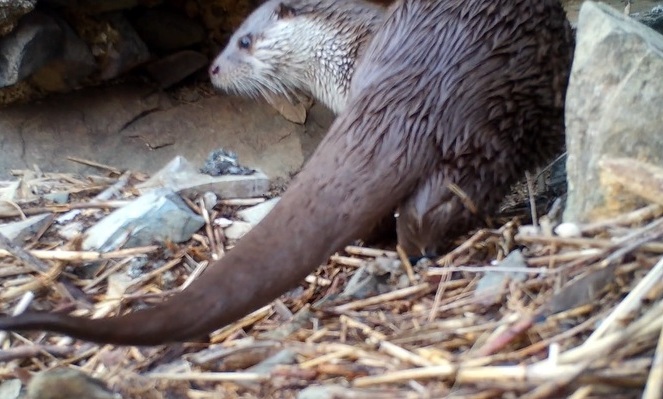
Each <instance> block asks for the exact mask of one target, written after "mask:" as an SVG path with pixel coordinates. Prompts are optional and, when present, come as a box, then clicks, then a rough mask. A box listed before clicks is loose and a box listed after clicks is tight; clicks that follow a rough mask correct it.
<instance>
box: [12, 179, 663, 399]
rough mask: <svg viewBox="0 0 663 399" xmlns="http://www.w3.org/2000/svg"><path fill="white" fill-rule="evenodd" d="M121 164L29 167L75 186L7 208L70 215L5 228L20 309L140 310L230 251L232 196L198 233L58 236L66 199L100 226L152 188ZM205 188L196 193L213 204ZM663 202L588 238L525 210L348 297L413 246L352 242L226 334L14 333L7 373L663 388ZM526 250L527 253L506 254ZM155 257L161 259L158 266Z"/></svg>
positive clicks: (534, 393) (443, 388)
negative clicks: (531, 220)
mask: <svg viewBox="0 0 663 399" xmlns="http://www.w3.org/2000/svg"><path fill="white" fill-rule="evenodd" d="M116 172H117V171H110V172H109V173H110V174H111V175H112V176H114V177H113V178H111V179H109V178H106V177H93V176H88V177H86V178H80V177H75V176H69V175H49V174H40V173H36V174H35V173H27V172H22V173H21V176H22V178H23V182H22V184H23V185H24V186H25V188H29V189H30V190H32V191H33V192H35V189H36V188H40V190H36V191H37V192H48V191H50V190H52V189H57V191H68V192H70V193H72V195H71V199H70V204H68V205H67V204H65V205H51V204H48V203H44V202H43V200H40V199H39V198H36V200H35V201H32V202H26V203H21V204H14V206H13V208H14V209H15V213H13V214H12V212H9V214H8V216H6V217H4V219H0V220H3V221H6V222H8V221H12V220H18V219H20V218H22V217H23V216H22V215H30V214H37V213H44V212H48V213H50V214H52V215H54V217H53V218H52V219H51V221H50V223H49V224H47V225H46V227H44V228H43V229H41V231H39V232H37V233H35V234H33V235H32V236H31V237H29V238H28V239H26V240H25V241H24V242H22V243H21V245H11V244H9V243H8V242H7V241H6V240H5V242H4V243H0V248H3V247H4V249H1V250H0V283H1V286H2V289H1V291H0V298H1V305H0V307H1V309H2V312H4V313H7V314H9V313H17V312H21V311H23V310H24V309H26V308H32V309H38V310H49V311H50V310H69V311H72V312H74V313H76V314H81V315H87V316H95V317H99V316H101V315H111V314H115V313H117V312H126V311H130V310H131V309H134V308H137V307H140V306H144V305H145V304H152V303H155V302H158V301H159V300H160V299H161V298H162V297H163V296H164V295H166V294H170V293H172V292H174V291H177V290H179V289H180V287H181V286H186V285H188V283H189V282H190V281H191V279H192V278H195V277H196V276H197V275H198V274H199V273H200V272H201V271H202V270H203V269H204V268H205V266H206V264H207V260H209V259H210V258H212V257H216V256H223V253H224V252H225V251H227V250H229V249H230V246H229V245H228V244H229V243H227V242H225V240H224V237H223V234H222V232H221V231H220V230H219V229H218V227H216V226H215V225H214V224H213V223H211V222H212V221H213V220H214V219H215V218H217V217H219V216H221V214H220V212H219V211H214V212H213V213H212V214H209V215H206V214H204V215H203V216H204V217H205V218H206V220H207V221H208V222H209V223H208V225H207V226H206V227H205V228H203V229H201V232H200V234H199V235H196V236H194V238H193V239H191V240H190V241H189V242H188V243H186V244H183V245H173V244H170V245H166V246H163V247H148V248H134V249H128V250H121V251H115V252H113V253H104V254H101V253H93V252H85V251H80V248H79V247H80V244H79V243H80V238H73V239H70V240H65V239H63V238H61V237H60V236H58V235H57V234H56V233H55V225H54V224H53V223H55V222H54V220H56V219H57V218H58V217H60V216H62V215H63V214H68V215H69V216H72V218H71V219H66V222H64V224H68V223H74V222H78V221H81V222H83V223H85V224H86V225H91V224H93V223H94V222H95V221H96V220H98V218H99V217H100V216H101V215H102V214H105V213H108V212H110V211H111V210H112V209H113V208H114V207H116V206H120V205H121V204H122V203H123V202H121V201H111V200H110V198H104V197H103V196H102V197H101V198H99V195H98V194H99V193H100V192H101V193H102V194H103V193H108V192H109V191H108V188H109V187H112V190H110V191H112V192H114V193H116V194H119V195H118V196H117V197H119V198H123V199H124V200H126V199H129V198H130V197H131V196H132V195H133V194H134V190H133V184H134V183H136V181H137V180H140V179H141V176H140V175H137V174H133V175H130V174H125V175H122V176H121V177H120V176H119V175H118V174H117V173H116ZM93 196H97V197H96V199H91V198H92V197H93ZM195 201H196V200H195V199H193V201H190V205H191V206H192V209H194V210H196V211H198V212H201V213H203V211H201V209H204V208H202V207H200V206H198V204H197V203H196V202H195ZM239 204H240V205H236V203H233V202H226V203H225V204H223V206H222V207H221V208H219V209H222V210H223V212H224V214H225V213H228V212H232V211H234V210H236V209H239V208H240V207H242V206H243V205H244V204H245V203H243V202H240V203H239ZM71 212H76V213H75V214H72V213H71ZM661 215H663V208H662V207H661V205H657V204H652V205H650V206H647V207H645V208H642V209H639V210H636V211H633V212H630V213H625V214H623V215H621V216H619V217H618V218H615V219H612V220H608V221H603V222H601V223H594V224H591V225H590V224H588V225H581V226H578V227H579V230H580V232H581V235H580V236H571V237H560V236H558V235H555V234H553V233H552V232H551V228H550V222H549V221H548V219H547V218H546V216H543V217H542V218H541V219H540V220H539V221H538V222H539V223H538V225H539V226H540V227H538V228H531V227H528V228H523V227H519V226H518V222H517V220H516V219H514V220H508V221H506V222H505V223H504V224H503V225H502V226H501V227H499V228H496V229H493V230H481V231H478V232H476V233H475V234H474V235H473V236H471V237H469V238H468V239H467V240H465V241H464V242H462V243H461V244H460V245H459V246H458V247H457V248H456V249H455V250H453V251H451V252H450V253H448V254H447V255H445V256H444V257H442V258H440V259H437V260H435V262H433V263H428V264H422V263H420V264H418V265H411V264H409V263H408V262H407V261H406V260H405V261H404V262H401V265H402V267H401V268H400V269H399V270H397V271H395V272H394V271H392V272H391V273H390V274H387V275H386V277H384V278H383V279H382V280H380V281H381V287H382V288H384V287H389V289H388V290H382V291H379V292H372V293H371V294H370V295H368V296H366V297H362V298H352V299H339V298H338V297H337V294H339V293H341V292H342V291H343V289H344V287H346V285H347V282H348V280H350V278H351V276H352V275H353V273H355V272H356V271H357V270H358V268H362V270H365V268H364V266H366V265H372V264H375V263H376V262H379V261H376V259H377V258H379V259H383V260H384V259H385V258H386V259H391V260H393V261H398V260H399V259H401V258H402V257H401V256H399V252H398V251H397V250H396V248H387V249H376V248H363V247H357V246H351V247H348V248H346V250H345V251H344V252H343V253H339V254H336V255H335V256H333V257H332V258H331V259H330V261H329V263H328V264H327V265H324V266H322V267H320V268H319V269H318V270H316V271H315V273H314V274H312V275H311V276H309V278H307V279H306V281H305V282H302V284H301V285H300V287H299V288H298V289H295V290H293V291H291V292H290V293H288V294H286V295H284V296H283V297H282V298H281V299H279V300H277V301H275V302H274V303H272V304H270V305H269V306H266V307H264V308H262V309H259V310H258V311H256V312H254V313H252V314H250V315H248V316H246V317H245V318H243V319H242V320H239V321H237V322H236V323H234V324H232V325H230V326H227V327H224V328H222V329H220V330H218V331H216V332H215V333H213V334H212V335H211V336H210V343H187V344H178V345H168V346H162V347H154V348H137V347H113V346H108V345H106V346H96V345H92V344H89V343H86V342H81V341H72V340H71V339H69V338H63V337H61V336H57V335H52V334H43V333H31V334H25V335H19V334H14V333H11V334H6V335H4V334H3V336H2V337H0V339H1V340H2V350H0V359H1V360H2V363H0V379H9V378H13V377H14V376H19V377H20V376H23V378H26V377H25V376H26V375H27V374H29V373H26V372H37V371H40V370H47V369H51V368H54V367H58V366H61V367H70V368H76V369H80V370H82V371H84V372H86V373H89V374H91V375H93V376H95V377H97V378H100V379H101V380H103V381H104V382H106V383H107V384H108V385H109V386H110V387H111V388H112V389H114V390H116V391H117V392H120V393H121V394H122V396H123V397H124V398H180V397H182V398H295V397H298V396H297V395H298V393H300V392H301V391H302V390H304V389H305V388H307V387H309V390H308V391H307V392H308V393H309V394H312V392H311V390H313V389H315V388H312V386H318V388H317V389H324V390H327V391H328V395H329V396H306V397H309V398H310V397H325V398H326V397H334V398H376V399H380V398H385V399H386V398H394V399H396V398H399V399H400V398H442V397H449V398H502V397H505V398H509V397H512V398H557V397H569V398H598V397H610V398H631V397H633V398H635V397H641V396H642V397H645V398H648V399H653V398H660V397H661V396H662V392H663V371H662V370H663V368H661V362H662V356H663V333H662V331H663V330H662V326H663V302H662V301H660V298H661V296H662V295H663V283H662V282H661V281H663V280H662V279H661V276H662V274H663V261H662V260H661V254H662V253H663V239H662V238H661V237H662V236H663V218H662V217H661ZM514 249H519V250H520V252H521V253H522V255H523V256H524V259H525V262H524V263H523V264H522V265H518V264H516V265H515V266H513V265H511V266H509V267H504V268H500V267H499V266H495V265H496V261H497V262H499V261H501V260H502V259H504V258H505V257H506V256H507V255H508V254H509V253H511V252H512V251H513V250H514ZM141 259H143V260H145V259H147V260H149V261H148V262H146V264H145V265H142V266H141V264H140V260H141ZM92 263H93V264H94V265H96V267H95V268H90V267H86V265H90V264H92ZM137 264H138V265H139V266H136V265H137ZM131 268H133V270H134V271H135V269H136V268H139V269H140V270H141V271H142V273H140V274H138V275H136V274H135V273H134V274H132V275H133V276H134V277H133V279H132V280H130V281H125V282H123V283H121V284H119V283H114V282H112V280H109V277H111V276H114V275H117V274H118V273H120V274H122V275H126V273H125V270H127V269H131ZM369 269H370V267H369ZM488 271H490V272H491V273H496V274H501V275H503V274H505V273H511V274H513V273H518V274H520V275H522V276H524V278H522V279H508V278H507V279H504V280H503V281H502V282H501V283H499V284H498V285H496V286H494V287H493V290H492V291H491V292H488V293H485V294H481V295H479V294H477V291H476V290H477V287H478V285H479V280H480V278H481V277H482V276H483V275H485V274H486V273H487V272H488ZM511 274H510V275H511ZM109 281H111V282H110V283H109ZM482 292H483V291H482ZM120 296H121V297H122V298H120ZM191 306H195V304H193V303H192V304H191ZM652 364H656V367H652ZM27 379H29V376H28V377H27ZM643 392H644V394H643ZM331 393H334V395H335V396H332V394H331ZM301 397H304V396H301Z"/></svg>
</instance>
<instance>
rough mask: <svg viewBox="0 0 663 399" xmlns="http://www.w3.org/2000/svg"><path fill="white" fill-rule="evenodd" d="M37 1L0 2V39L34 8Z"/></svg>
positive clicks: (6, 0) (3, 0) (12, 0)
mask: <svg viewBox="0 0 663 399" xmlns="http://www.w3.org/2000/svg"><path fill="white" fill-rule="evenodd" d="M35 4H37V0H0V37H1V36H4V35H6V34H7V33H9V32H11V31H12V30H13V29H14V28H15V27H16V25H17V24H18V20H19V19H20V18H21V17H22V16H23V15H25V14H27V13H29V12H30V11H32V10H33V9H34V8H35Z"/></svg>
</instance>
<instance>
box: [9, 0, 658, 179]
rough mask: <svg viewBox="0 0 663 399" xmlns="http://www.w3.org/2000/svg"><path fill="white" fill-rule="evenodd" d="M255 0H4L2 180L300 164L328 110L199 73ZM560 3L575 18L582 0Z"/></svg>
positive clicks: (283, 172)
mask: <svg viewBox="0 0 663 399" xmlns="http://www.w3.org/2000/svg"><path fill="white" fill-rule="evenodd" d="M374 1H376V2H381V3H385V4H386V3H390V2H391V0H374ZM259 2H260V0H234V1H230V0H211V1H203V0H117V1H114V0H40V1H37V0H0V153H2V154H3V156H2V157H0V179H2V178H4V177H6V176H8V175H10V174H11V171H12V170H16V169H24V168H34V167H38V168H40V169H41V170H44V171H50V172H57V171H62V172H80V173H86V172H88V171H90V170H91V168H90V167H89V166H87V164H85V163H81V162H72V158H76V159H79V160H80V159H85V160H87V161H91V162H97V163H101V164H107V165H108V166H111V167H116V168H120V169H133V170H142V171H145V172H148V173H153V172H155V171H157V170H159V169H161V167H163V165H164V164H166V163H167V162H168V161H169V160H170V159H172V158H173V157H174V156H177V155H182V156H185V157H186V158H187V159H189V160H191V161H192V162H194V163H197V164H200V163H202V162H204V159H205V158H206V157H207V155H208V154H209V152H210V151H211V150H213V149H215V148H219V147H222V148H227V149H231V150H233V151H235V152H237V153H238V155H239V161H240V163H242V164H246V165H247V166H250V167H254V168H258V169H261V170H262V171H264V172H265V173H266V174H267V175H268V176H270V178H287V177H289V176H290V175H292V174H293V173H295V172H297V171H298V170H299V168H300V167H301V165H302V163H303V162H304V160H305V159H306V158H307V157H308V155H310V153H311V152H312V150H313V149H314V148H315V146H316V145H317V143H318V141H319V139H320V137H321V136H322V135H323V134H324V133H325V132H326V129H327V127H328V126H329V124H330V122H331V120H332V119H333V115H332V114H331V113H329V112H328V111H327V110H326V109H324V108H323V107H321V106H314V107H313V108H312V109H311V110H310V112H309V113H308V115H307V116H306V119H305V122H304V123H292V122H291V120H288V119H286V118H284V117H283V116H282V115H281V114H280V113H279V112H278V111H276V110H274V109H273V108H271V107H270V106H268V105H266V104H265V103H264V102H261V101H256V100H249V99H242V98H237V97H231V96H226V95H218V94H217V93H215V92H214V90H213V89H212V87H211V85H210V84H209V78H208V76H207V66H208V65H209V62H210V60H211V59H212V58H213V57H215V55H216V54H217V53H218V52H219V51H220V50H221V49H222V48H223V46H225V44H226V41H227V39H228V37H229V36H230V35H231V34H232V32H233V30H234V29H236V28H237V27H238V26H239V25H240V24H241V22H242V21H243V20H244V18H245V17H246V15H248V14H249V13H250V12H251V11H252V10H253V9H254V8H255V7H256V6H257V5H258V3H259ZM564 3H565V6H566V7H567V10H568V13H569V17H570V19H571V20H572V21H573V22H574V23H575V20H576V19H577V10H578V9H579V6H580V4H581V2H580V1H576V0H567V1H565V2H564ZM658 3H659V2H652V1H649V0H638V1H637V2H635V3H633V4H630V5H629V6H628V7H629V8H630V9H629V11H630V12H632V13H635V12H638V11H644V10H651V9H652V7H653V6H655V5H656V4H658ZM611 4H612V5H613V6H615V7H616V8H618V9H619V10H623V9H624V3H623V1H622V0H611ZM662 14H663V13H660V12H659V13H658V14H657V13H655V12H652V13H649V14H648V15H650V16H653V17H652V18H651V20H650V22H649V24H650V25H651V26H657V24H658V22H657V18H656V17H657V16H660V15H662ZM88 164H89V162H88Z"/></svg>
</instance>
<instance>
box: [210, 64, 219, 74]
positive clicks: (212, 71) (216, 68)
mask: <svg viewBox="0 0 663 399" xmlns="http://www.w3.org/2000/svg"><path fill="white" fill-rule="evenodd" d="M217 73H219V66H218V65H214V64H212V65H211V66H210V67H209V74H210V75H216V74H217Z"/></svg>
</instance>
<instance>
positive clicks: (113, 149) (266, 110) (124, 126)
mask: <svg viewBox="0 0 663 399" xmlns="http://www.w3.org/2000/svg"><path fill="white" fill-rule="evenodd" d="M332 119H333V115H332V114H331V113H329V112H327V111H326V110H325V109H323V108H322V107H314V108H313V110H312V114H311V115H310V117H309V120H308V121H307V123H306V125H303V126H302V125H297V124H294V123H291V122H288V121H286V120H285V119H283V118H282V117H281V116H280V115H278V114H277V112H276V111H274V110H272V109H271V108H270V107H269V106H267V104H265V103H261V102H258V101H253V100H250V99H244V98H238V97H228V96H213V97H209V98H202V99H198V101H194V102H192V103H184V104H183V103H178V102H177V101H173V100H172V99H171V98H169V97H168V96H167V95H166V94H165V93H163V92H155V91H154V89H153V87H151V86H146V85H139V84H136V83H133V84H126V85H118V86H113V87H105V88H104V87H101V88H95V89H86V90H79V91H76V92H73V93H67V94H63V95H60V96H58V97H52V98H47V99H45V100H43V101H41V102H39V103H35V104H21V105H12V106H9V107H5V108H0V154H1V155H0V180H2V179H4V178H6V177H7V176H8V174H9V171H10V170H12V169H22V168H31V167H32V166H33V165H38V166H39V167H40V168H42V169H43V170H45V171H62V172H64V171H70V172H76V173H86V172H91V171H92V169H89V167H85V166H83V165H81V164H77V163H73V162H71V161H69V160H68V159H67V157H68V156H74V157H79V158H85V159H88V160H94V161H96V162H100V163H104V164H107V165H112V166H116V167H119V168H122V169H132V170H140V171H144V172H147V173H154V172H156V171H158V170H159V169H160V168H161V167H162V166H163V165H164V164H165V163H166V162H168V161H170V160H171V159H172V158H173V157H175V156H177V155H182V156H185V157H186V158H187V159H189V160H190V161H191V162H192V163H193V164H194V165H195V166H196V167H201V166H202V165H203V163H204V161H205V158H206V157H207V155H208V154H209V152H210V150H212V149H215V148H219V147H223V148H229V149H232V150H233V151H235V152H236V153H237V154H238V155H239V159H240V162H241V163H242V164H243V165H246V166H248V167H251V168H255V169H260V170H262V171H263V172H265V174H267V175H268V176H269V178H276V177H282V178H286V177H288V176H290V175H291V174H293V173H295V172H297V171H298V170H299V168H301V166H302V163H303V162H304V160H305V159H306V158H307V157H308V156H309V155H310V154H311V153H312V151H313V150H314V149H315V147H316V146H317V144H318V142H319V140H320V138H321V137H322V136H323V135H324V133H325V132H326V128H327V126H329V124H330V122H331V120H332ZM0 202H1V201H0Z"/></svg>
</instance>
